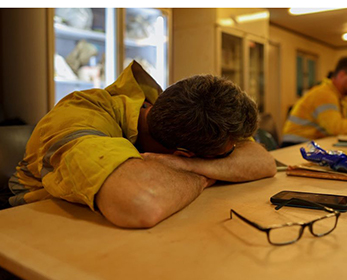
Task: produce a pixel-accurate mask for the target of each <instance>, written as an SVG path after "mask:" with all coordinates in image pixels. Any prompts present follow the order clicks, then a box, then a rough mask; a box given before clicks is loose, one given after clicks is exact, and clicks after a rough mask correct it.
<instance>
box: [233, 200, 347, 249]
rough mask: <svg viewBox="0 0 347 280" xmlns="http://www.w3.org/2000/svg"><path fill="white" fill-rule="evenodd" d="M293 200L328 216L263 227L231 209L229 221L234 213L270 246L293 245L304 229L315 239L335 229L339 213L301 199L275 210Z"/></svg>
mask: <svg viewBox="0 0 347 280" xmlns="http://www.w3.org/2000/svg"><path fill="white" fill-rule="evenodd" d="M294 200H298V201H301V202H304V203H306V204H311V205H314V206H316V207H318V208H319V209H322V210H324V211H326V212H329V214H327V215H325V216H323V217H320V218H318V219H315V220H313V221H311V222H308V223H304V222H299V223H286V224H282V225H272V226H269V227H263V226H261V225H259V224H257V223H255V222H252V221H250V220H248V219H246V218H245V217H243V216H242V215H240V214H239V213H237V212H236V211H234V210H233V209H231V210H230V219H232V213H234V214H235V215H236V216H237V217H239V218H240V219H241V220H242V221H244V222H245V223H247V224H249V225H251V226H253V227H254V228H256V229H258V230H260V231H263V232H266V234H267V240H268V241H269V243H270V244H272V245H289V244H292V243H295V242H296V241H298V240H299V239H300V238H301V236H302V234H303V232H304V229H305V228H306V227H308V228H309V230H310V232H311V234H312V235H313V236H316V237H322V236H325V235H327V234H329V233H331V232H332V231H333V230H334V229H335V228H336V225H337V221H338V218H339V216H340V214H341V213H340V212H339V211H336V210H334V209H332V208H329V207H326V206H324V205H322V204H319V203H314V202H311V201H306V200H303V199H297V198H292V199H290V200H288V201H286V202H284V203H283V204H280V205H278V206H276V208H275V209H276V210H279V209H281V208H282V207H283V206H285V205H286V204H289V203H290V202H293V201H294Z"/></svg>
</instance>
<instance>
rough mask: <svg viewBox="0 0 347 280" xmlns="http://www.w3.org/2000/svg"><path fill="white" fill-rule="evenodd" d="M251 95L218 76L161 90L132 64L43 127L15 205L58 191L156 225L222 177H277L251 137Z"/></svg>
mask: <svg viewBox="0 0 347 280" xmlns="http://www.w3.org/2000/svg"><path fill="white" fill-rule="evenodd" d="M257 123H258V111H257V107H256V104H255V103H254V101H253V100H252V99H251V98H250V97H249V96H248V95H247V94H246V93H244V92H243V91H241V89H240V88H239V87H238V86H236V85H235V84H233V83H232V82H231V81H228V80H225V79H222V78H218V77H215V76H211V75H198V76H193V77H190V78H187V79H184V80H181V81H179V82H177V83H175V84H173V85H171V86H170V87H168V88H167V89H166V90H165V91H164V92H162V90H161V89H160V87H159V85H158V84H157V83H156V82H155V81H154V80H153V79H152V78H151V77H150V75H149V74H148V73H147V72H145V71H144V70H143V68H142V67H141V66H140V65H139V64H138V63H137V62H135V61H134V62H132V63H131V64H130V65H129V66H128V67H127V68H126V69H125V70H124V71H123V73H122V74H121V75H120V76H119V78H118V79H117V81H115V82H114V83H113V84H112V85H110V86H108V87H106V88H105V89H91V90H85V91H76V92H73V93H71V94H69V95H68V96H66V97H65V98H64V99H62V100H61V101H60V102H59V103H58V104H57V105H56V106H55V107H54V108H53V109H52V110H51V111H50V112H49V113H48V114H47V115H46V116H44V117H43V118H42V120H41V121H40V122H39V123H38V124H37V125H36V127H35V129H34V131H33V134H32V136H31V138H30V140H29V141H28V144H27V148H26V155H25V157H24V159H23V160H22V161H21V162H20V163H19V165H18V167H17V169H16V172H15V173H14V175H13V176H12V178H11V179H10V181H9V187H10V189H11V190H12V192H13V193H14V196H12V197H10V199H9V202H10V204H11V206H16V205H20V204H26V203H30V202H34V201H38V200H43V199H47V198H51V197H57V198H61V199H64V200H67V201H70V202H73V203H80V204H85V205H88V206H89V207H90V208H91V209H92V210H93V211H100V212H101V213H102V214H103V215H104V216H105V217H106V218H107V219H108V220H109V221H111V222H112V223H113V224H115V225H116V226H119V227H125V228H148V227H153V226H154V225H156V224H157V223H159V222H160V221H162V220H164V219H166V218H167V217H169V216H170V215H172V214H173V213H175V212H177V211H179V210H180V209H182V208H184V207H185V206H186V205H188V204H189V203H190V202H192V201H193V200H194V199H195V198H196V197H198V196H199V195H200V193H201V192H202V191H203V190H204V189H205V188H207V187H209V186H212V185H213V184H214V183H215V182H216V180H223V181H229V182H244V181H251V180H257V179H261V178H265V177H270V176H274V174H275V173H276V167H275V161H274V159H273V157H272V156H271V155H270V154H269V153H268V152H267V151H266V150H265V149H264V148H263V147H262V146H260V145H259V144H257V143H256V142H254V141H250V140H249V137H251V136H252V135H253V133H254V132H255V130H256V129H257Z"/></svg>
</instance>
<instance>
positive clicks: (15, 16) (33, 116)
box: [0, 8, 49, 124]
mask: <svg viewBox="0 0 347 280" xmlns="http://www.w3.org/2000/svg"><path fill="white" fill-rule="evenodd" d="M46 12H47V11H46V9H38V8H14V9H7V8H2V9H0V13H1V16H0V20H1V22H0V29H1V32H0V36H1V39H0V41H2V48H1V49H0V51H1V53H0V61H1V65H0V67H1V70H0V75H1V78H0V81H1V84H2V92H3V104H4V112H5V116H6V118H8V119H11V118H20V119H22V120H23V121H25V122H26V123H29V124H36V123H37V122H38V121H39V120H40V119H41V118H42V116H43V115H45V114H46V113H47V111H48V101H47V96H48V94H47V88H48V79H49V77H48V73H47V59H48V57H47V41H48V40H47V24H46V20H47V17H46Z"/></svg>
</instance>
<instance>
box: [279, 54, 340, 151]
mask: <svg viewBox="0 0 347 280" xmlns="http://www.w3.org/2000/svg"><path fill="white" fill-rule="evenodd" d="M346 95H347V57H343V58H341V59H340V60H339V62H338V63H337V65H336V68H335V70H334V72H333V74H332V75H331V78H330V79H328V78H325V79H324V80H323V81H322V83H321V84H320V85H317V86H314V87H313V88H312V89H311V90H310V91H309V92H307V93H306V94H305V95H304V96H302V97H301V98H300V99H299V100H298V102H297V103H296V104H295V105H294V106H293V108H292V110H291V111H290V114H289V117H288V119H287V121H286V123H285V124H284V128H283V140H282V141H283V142H282V147H287V146H291V145H295V144H299V143H303V142H306V141H310V140H314V139H319V138H323V137H326V136H331V135H338V134H347V119H346V116H347V111H346V109H347V106H346V105H347V104H346V105H344V104H345V102H346V101H345V100H344V97H345V96H346Z"/></svg>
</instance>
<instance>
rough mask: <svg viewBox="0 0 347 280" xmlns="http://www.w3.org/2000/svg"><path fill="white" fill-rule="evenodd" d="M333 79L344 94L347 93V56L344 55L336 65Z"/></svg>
mask: <svg viewBox="0 0 347 280" xmlns="http://www.w3.org/2000/svg"><path fill="white" fill-rule="evenodd" d="M332 81H333V83H334V85H335V86H336V88H337V89H338V90H339V91H340V93H342V94H343V95H347V57H343V58H341V59H340V60H339V62H338V63H337V65H336V68H335V71H334V74H333V76H332Z"/></svg>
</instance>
